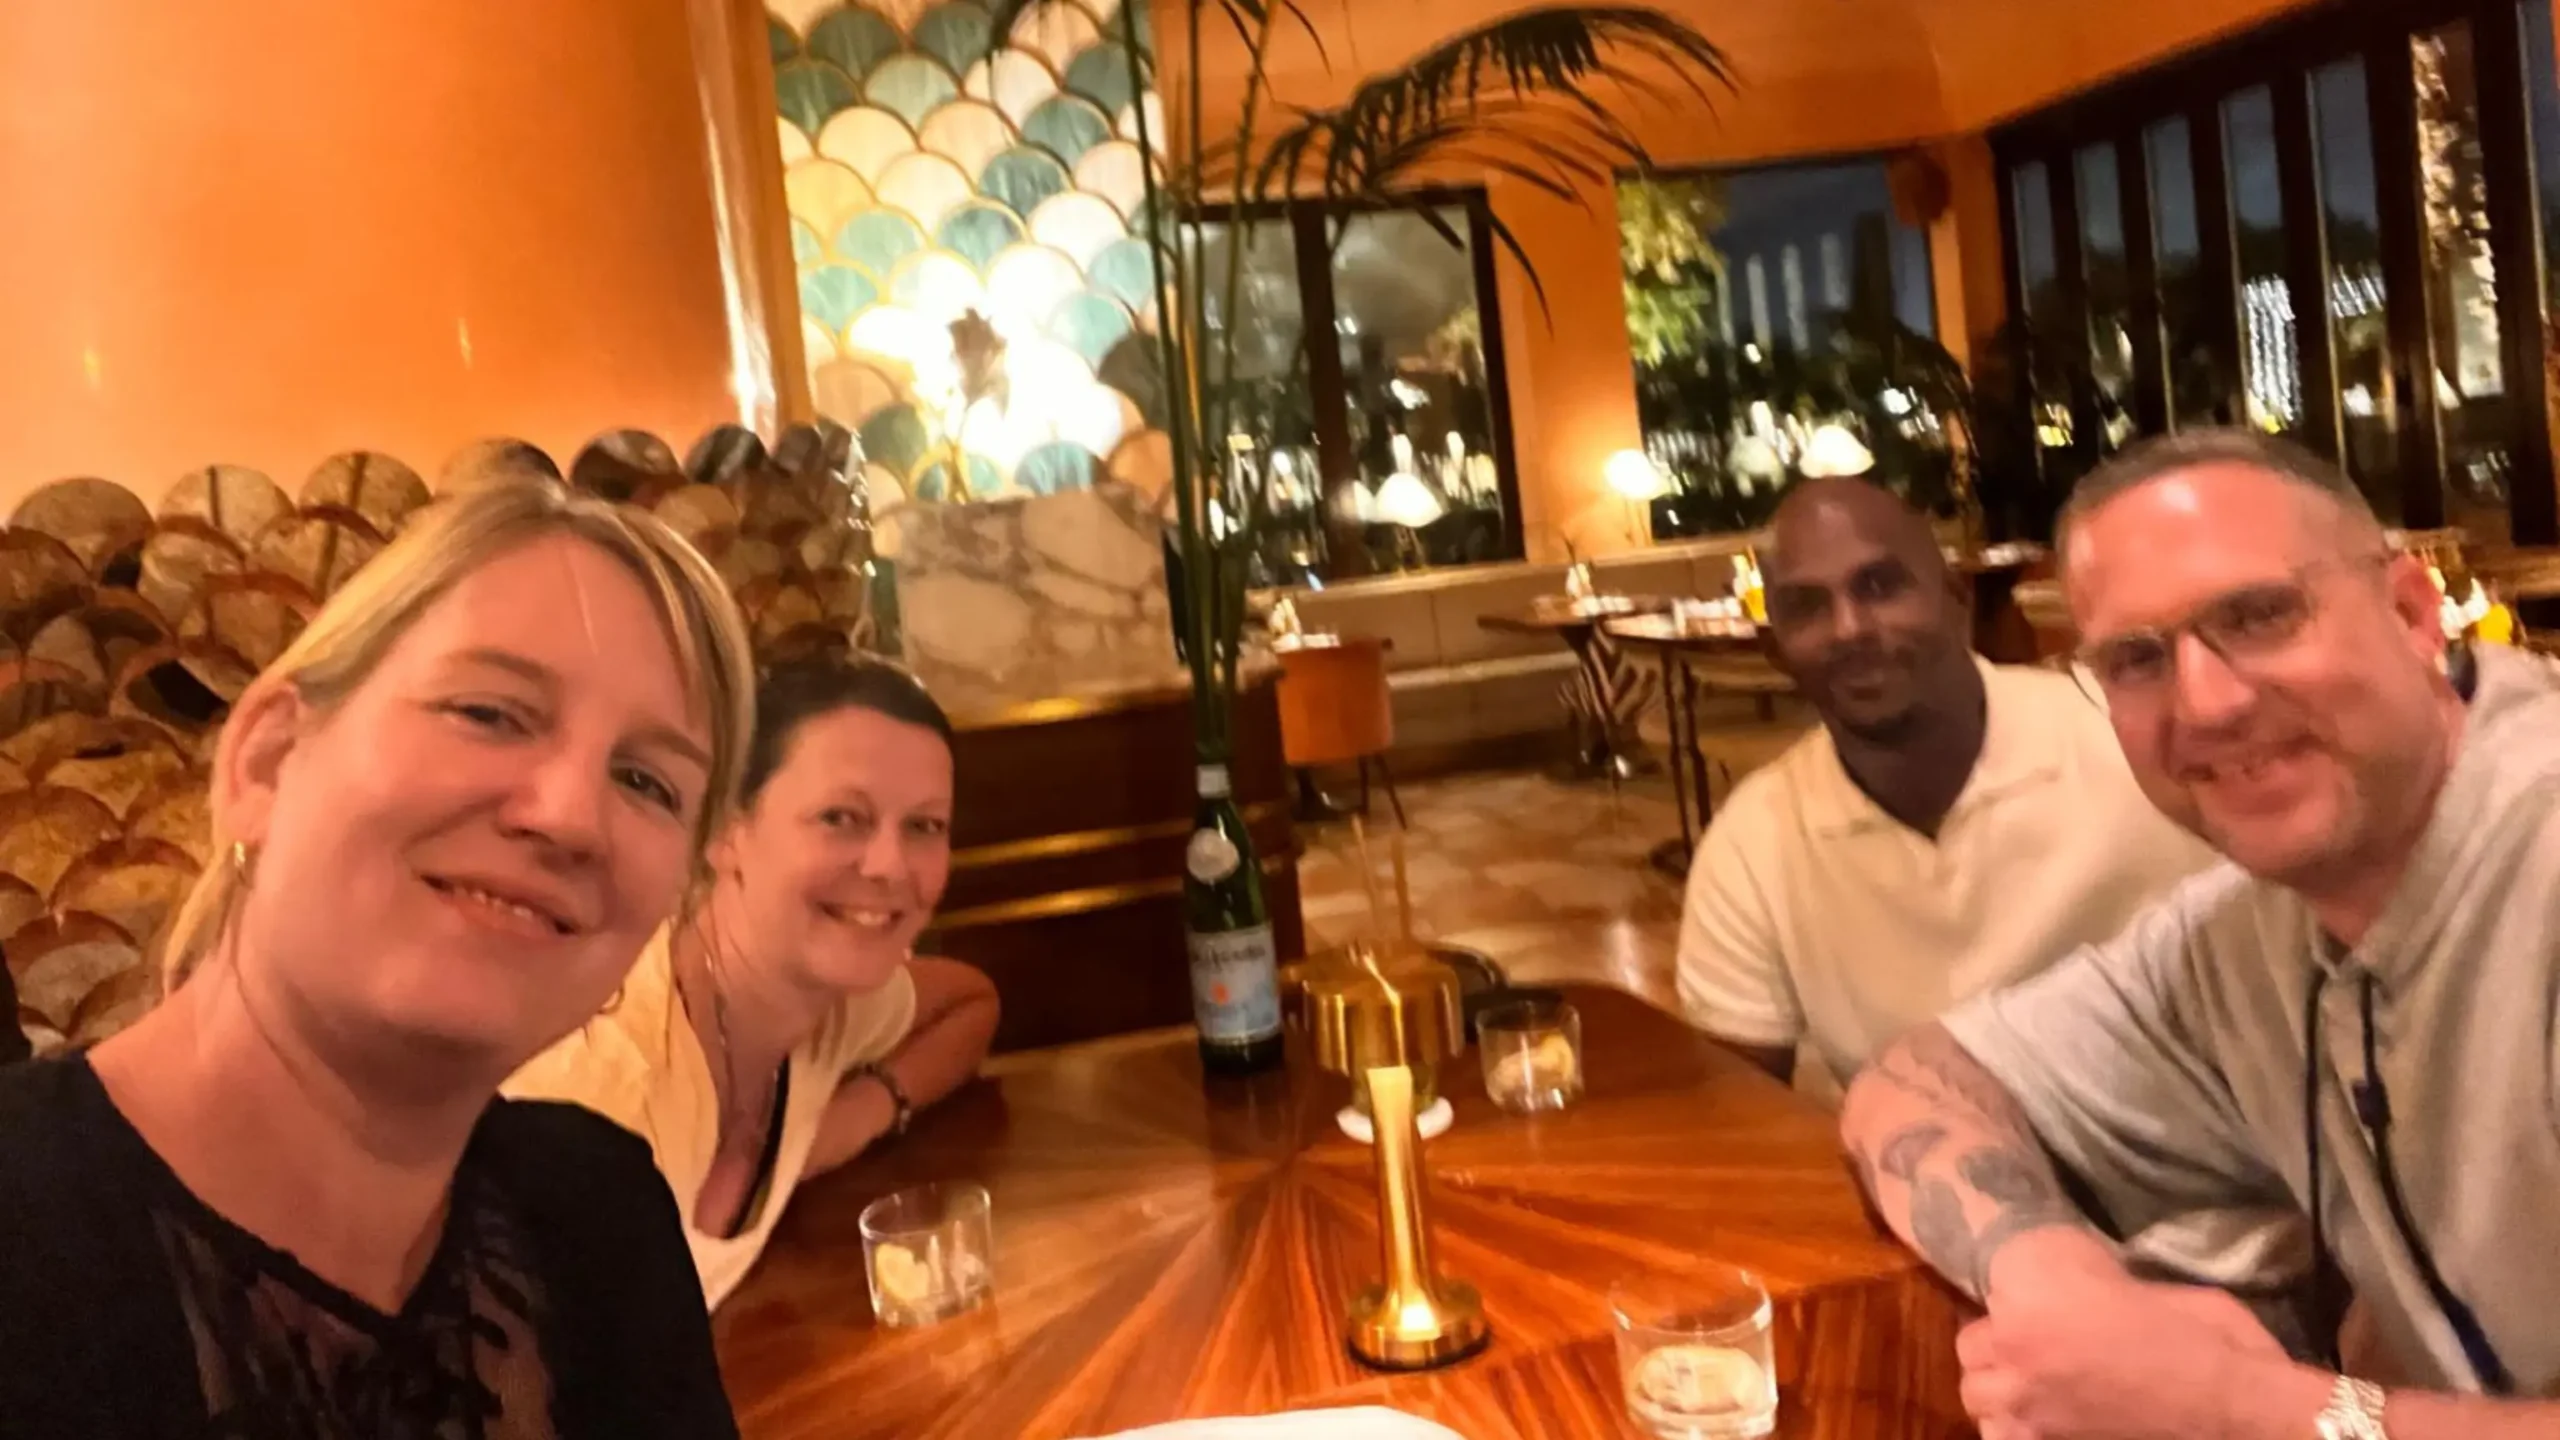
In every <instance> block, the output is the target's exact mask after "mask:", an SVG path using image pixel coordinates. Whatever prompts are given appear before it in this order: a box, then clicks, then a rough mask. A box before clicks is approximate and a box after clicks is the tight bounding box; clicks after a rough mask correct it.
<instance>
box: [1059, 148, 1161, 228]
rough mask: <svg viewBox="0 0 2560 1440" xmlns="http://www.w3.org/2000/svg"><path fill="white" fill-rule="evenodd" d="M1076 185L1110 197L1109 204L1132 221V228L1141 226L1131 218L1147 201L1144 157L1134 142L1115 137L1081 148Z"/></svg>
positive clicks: (1138, 215) (1141, 210) (1139, 211)
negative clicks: (1081, 155)
mask: <svg viewBox="0 0 2560 1440" xmlns="http://www.w3.org/2000/svg"><path fill="white" fill-rule="evenodd" d="M1075 185H1076V188H1077V189H1079V190H1082V191H1085V192H1086V193H1088V194H1092V195H1099V196H1101V197H1102V198H1103V199H1105V200H1108V201H1110V202H1111V208H1113V209H1115V210H1117V211H1119V212H1120V213H1121V214H1123V215H1125V216H1127V217H1129V219H1130V220H1131V221H1132V222H1133V223H1132V224H1131V225H1130V227H1129V228H1130V229H1131V230H1133V231H1134V230H1138V229H1141V228H1142V227H1141V226H1140V225H1138V224H1136V223H1134V222H1136V221H1137V220H1138V219H1139V217H1140V215H1141V214H1142V213H1143V212H1144V211H1145V209H1146V205H1147V161H1146V155H1145V152H1143V151H1141V150H1139V149H1138V147H1137V145H1136V144H1135V143H1134V142H1132V141H1128V140H1114V141H1111V142H1109V143H1108V144H1103V145H1096V146H1094V147H1093V148H1092V149H1090V150H1087V151H1086V152H1084V158H1083V159H1081V160H1078V161H1077V162H1076V174H1075Z"/></svg>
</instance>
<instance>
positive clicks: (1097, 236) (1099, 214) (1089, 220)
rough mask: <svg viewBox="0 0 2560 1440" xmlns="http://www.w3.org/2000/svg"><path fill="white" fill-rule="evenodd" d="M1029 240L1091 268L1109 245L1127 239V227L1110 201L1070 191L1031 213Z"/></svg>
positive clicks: (1079, 191)
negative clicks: (1094, 260)
mask: <svg viewBox="0 0 2560 1440" xmlns="http://www.w3.org/2000/svg"><path fill="white" fill-rule="evenodd" d="M1031 238H1032V239H1034V240H1037V241H1039V242H1040V243H1041V244H1043V245H1046V246H1048V247H1049V248H1050V249H1052V250H1056V251H1059V252H1061V253H1063V254H1065V255H1066V256H1067V258H1069V259H1071V260H1073V261H1075V262H1076V263H1077V264H1078V265H1091V264H1092V263H1093V259H1094V257H1095V256H1097V255H1100V254H1101V253H1102V252H1103V251H1105V250H1108V249H1110V248H1111V245H1112V242H1114V241H1117V240H1126V239H1128V238H1129V225H1128V222H1127V221H1126V220H1123V219H1122V218H1121V216H1120V211H1119V209H1118V208H1117V207H1115V206H1114V205H1113V204H1112V203H1111V202H1110V201H1108V200H1105V199H1103V198H1102V197H1101V196H1099V195H1088V194H1086V193H1084V192H1083V191H1081V190H1070V191H1068V192H1067V193H1066V194H1064V195H1057V196H1052V197H1051V198H1050V199H1049V200H1048V201H1047V202H1045V203H1044V204H1042V205H1041V207H1040V208H1039V209H1037V210H1035V211H1033V212H1032V213H1031Z"/></svg>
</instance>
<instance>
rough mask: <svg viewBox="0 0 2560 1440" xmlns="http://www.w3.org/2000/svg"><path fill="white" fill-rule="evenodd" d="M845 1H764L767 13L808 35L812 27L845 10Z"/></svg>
mask: <svg viewBox="0 0 2560 1440" xmlns="http://www.w3.org/2000/svg"><path fill="white" fill-rule="evenodd" d="M844 4H845V0H764V9H765V13H766V14H768V15H770V16H772V17H773V18H774V19H776V20H779V21H781V22H782V23H784V24H785V25H788V26H790V27H791V28H792V29H794V30H797V31H799V32H800V33H801V34H803V35H806V34H808V33H809V29H810V27H811V26H813V25H816V24H817V23H818V22H819V21H821V20H824V19H825V18H827V16H829V15H831V14H833V13H834V12H836V11H838V10H841V9H843V8H844Z"/></svg>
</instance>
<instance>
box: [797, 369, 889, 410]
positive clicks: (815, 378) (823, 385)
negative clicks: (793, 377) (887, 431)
mask: <svg viewBox="0 0 2560 1440" xmlns="http://www.w3.org/2000/svg"><path fill="white" fill-rule="evenodd" d="M809 383H810V386H811V388H812V390H813V391H814V392H815V393H814V398H815V399H816V400H817V402H818V408H819V409H820V410H823V411H825V412H826V413H827V414H829V415H847V416H851V417H853V420H854V423H855V424H860V423H861V422H862V421H865V420H868V419H870V418H871V417H872V416H874V415H877V414H879V413H880V412H881V411H882V410H885V409H887V408H888V407H889V406H891V405H894V404H896V403H898V400H899V398H900V397H899V394H898V382H896V381H895V380H892V379H890V378H889V377H888V376H887V375H885V374H882V373H881V372H880V370H879V369H878V368H876V367H874V366H870V365H865V364H863V363H862V362H861V361H859V360H830V361H828V362H827V363H826V364H824V365H820V366H818V367H817V368H816V369H815V370H814V371H812V372H811V374H810V376H809Z"/></svg>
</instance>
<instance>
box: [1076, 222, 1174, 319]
mask: <svg viewBox="0 0 2560 1440" xmlns="http://www.w3.org/2000/svg"><path fill="white" fill-rule="evenodd" d="M1085 274H1086V278H1088V279H1090V280H1091V281H1092V282H1093V287H1094V288H1095V289H1096V290H1099V291H1101V292H1102V293H1103V294H1105V295H1108V296H1110V297H1111V298H1113V299H1114V300H1117V301H1119V302H1120V303H1121V304H1123V305H1126V306H1128V307H1129V308H1130V309H1131V310H1132V311H1135V312H1137V313H1139V314H1145V313H1146V312H1147V310H1148V309H1149V308H1150V307H1152V306H1153V305H1154V304H1155V298H1156V270H1155V256H1154V252H1152V251H1150V250H1149V249H1148V248H1147V245H1146V243H1145V242H1144V241H1140V240H1121V241H1117V242H1115V243H1114V244H1112V245H1110V246H1108V247H1107V248H1105V249H1104V250H1103V252H1102V253H1101V254H1099V255H1096V256H1094V257H1093V266H1092V268H1091V269H1089V270H1087V271H1086V272H1085Z"/></svg>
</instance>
